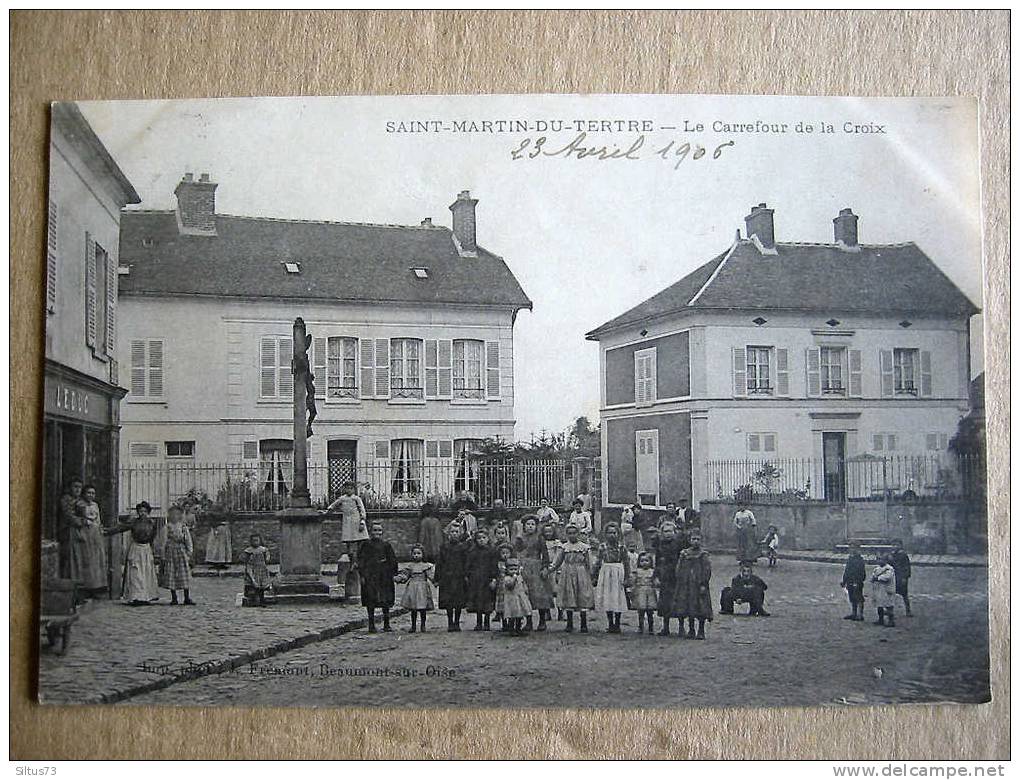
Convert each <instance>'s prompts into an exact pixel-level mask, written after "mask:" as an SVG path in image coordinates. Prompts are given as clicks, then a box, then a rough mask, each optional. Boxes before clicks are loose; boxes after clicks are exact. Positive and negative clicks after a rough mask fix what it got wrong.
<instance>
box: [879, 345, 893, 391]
mask: <svg viewBox="0 0 1020 780" xmlns="http://www.w3.org/2000/svg"><path fill="white" fill-rule="evenodd" d="M878 364H879V368H880V369H881V373H882V395H883V396H892V395H893V394H894V393H895V387H894V382H893V354H892V350H891V349H883V350H879V353H878Z"/></svg>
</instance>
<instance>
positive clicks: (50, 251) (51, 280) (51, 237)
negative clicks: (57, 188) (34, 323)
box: [46, 200, 57, 312]
mask: <svg viewBox="0 0 1020 780" xmlns="http://www.w3.org/2000/svg"><path fill="white" fill-rule="evenodd" d="M56 310H57V204H56V203H54V202H53V201H52V200H51V201H50V208H49V219H48V220H47V222H46V311H50V312H55V311H56Z"/></svg>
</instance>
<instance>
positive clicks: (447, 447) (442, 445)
mask: <svg viewBox="0 0 1020 780" xmlns="http://www.w3.org/2000/svg"><path fill="white" fill-rule="evenodd" d="M439 457H440V458H452V457H453V440H452V439H440V440H439Z"/></svg>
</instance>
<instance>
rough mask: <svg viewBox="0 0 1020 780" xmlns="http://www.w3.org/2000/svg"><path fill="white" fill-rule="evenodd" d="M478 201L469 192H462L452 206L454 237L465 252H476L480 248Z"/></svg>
mask: <svg viewBox="0 0 1020 780" xmlns="http://www.w3.org/2000/svg"><path fill="white" fill-rule="evenodd" d="M477 205H478V201H477V200H476V199H475V198H472V197H471V192H470V191H469V190H461V192H460V193H459V194H458V195H457V200H455V201H454V202H453V203H452V204H450V211H452V212H453V235H454V236H456V238H457V241H458V242H459V243H460V248H461V249H462V250H463V251H464V252H474V251H475V250H476V249H477V248H478V244H477V242H476V235H475V206H477Z"/></svg>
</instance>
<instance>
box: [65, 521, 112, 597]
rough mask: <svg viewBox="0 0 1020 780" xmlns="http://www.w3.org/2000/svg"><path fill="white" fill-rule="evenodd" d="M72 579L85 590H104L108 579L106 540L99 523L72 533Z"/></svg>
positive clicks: (77, 529)
mask: <svg viewBox="0 0 1020 780" xmlns="http://www.w3.org/2000/svg"><path fill="white" fill-rule="evenodd" d="M71 539H72V541H71V579H72V580H74V581H75V582H77V583H78V585H79V586H80V587H82V588H84V589H85V590H102V589H103V588H106V587H108V583H107V581H106V540H105V539H104V538H103V530H102V529H101V528H100V527H99V526H98V525H86V526H84V527H83V528H76V529H74V531H72V533H71Z"/></svg>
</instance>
